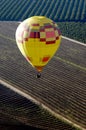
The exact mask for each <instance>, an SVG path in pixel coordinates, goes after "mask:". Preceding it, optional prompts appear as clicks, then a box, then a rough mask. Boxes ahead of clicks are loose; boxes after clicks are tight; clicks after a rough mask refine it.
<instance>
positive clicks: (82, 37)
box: [57, 22, 86, 43]
mask: <svg viewBox="0 0 86 130" xmlns="http://www.w3.org/2000/svg"><path fill="white" fill-rule="evenodd" d="M57 24H58V25H59V27H60V29H61V32H62V35H63V36H67V37H69V38H72V39H75V40H78V41H81V42H83V43H86V22H58V23H57Z"/></svg>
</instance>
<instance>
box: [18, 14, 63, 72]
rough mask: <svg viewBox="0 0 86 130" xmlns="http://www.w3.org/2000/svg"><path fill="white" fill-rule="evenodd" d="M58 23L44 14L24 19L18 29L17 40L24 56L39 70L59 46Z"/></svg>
mask: <svg viewBox="0 0 86 130" xmlns="http://www.w3.org/2000/svg"><path fill="white" fill-rule="evenodd" d="M60 41H61V33H60V29H59V28H58V25H57V24H56V23H54V22H53V21H52V20H51V19H49V18H46V17H44V16H33V17H30V18H28V19H26V20H24V21H23V22H22V23H21V24H20V25H19V26H18V28H17V30H16V42H17V45H18V48H19V49H20V51H21V53H22V54H23V56H24V57H25V58H26V59H27V60H28V62H29V63H30V64H31V65H32V66H34V67H35V68H36V69H37V70H38V71H39V72H40V71H41V70H42V68H43V67H44V66H45V65H46V64H47V63H48V62H49V60H50V59H51V58H52V57H53V55H54V54H55V52H56V51H57V49H58V48H59V45H60Z"/></svg>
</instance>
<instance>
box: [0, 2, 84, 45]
mask: <svg viewBox="0 0 86 130" xmlns="http://www.w3.org/2000/svg"><path fill="white" fill-rule="evenodd" d="M0 3H1V11H0V21H23V20H25V19H26V18H28V17H31V16H34V15H43V16H47V17H49V18H51V19H52V20H54V21H55V22H57V23H58V24H59V26H60V28H61V32H62V35H64V36H67V37H69V38H73V39H75V40H78V41H80V42H83V43H86V36H85V35H86V1H85V0H58V1H57V0H52V1H51V0H47V1H46V0H23V1H22V2H21V0H19V1H17V0H15V1H14V0H10V1H9V0H0Z"/></svg>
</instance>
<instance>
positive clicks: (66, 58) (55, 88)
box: [0, 22, 86, 130]
mask: <svg viewBox="0 0 86 130" xmlns="http://www.w3.org/2000/svg"><path fill="white" fill-rule="evenodd" d="M17 26H18V23H15V22H0V41H1V44H0V56H1V57H0V77H1V79H2V80H3V81H5V82H8V83H10V84H11V85H13V86H14V87H15V88H17V89H19V90H21V91H22V92H24V93H26V94H28V95H30V96H31V97H33V98H34V99H35V100H37V101H39V102H40V103H39V105H40V106H42V107H43V104H44V105H45V106H46V109H47V108H49V109H51V110H52V111H54V112H55V115H57V114H59V118H61V117H65V118H66V119H68V120H70V121H72V124H74V123H75V124H77V125H79V126H81V127H82V128H85V127H86V121H85V119H86V118H85V113H86V105H85V99H86V94H85V92H86V88H85V84H86V82H85V79H86V60H85V59H86V55H85V52H86V48H85V45H81V44H77V43H74V42H72V41H68V40H65V39H62V43H61V46H60V49H59V51H58V52H57V53H56V55H55V56H54V57H53V59H52V61H51V62H50V63H49V64H48V65H47V66H46V67H45V68H44V70H43V72H42V77H41V78H40V79H37V78H36V72H35V70H34V69H33V68H32V67H31V65H29V64H28V63H27V62H26V60H25V59H24V57H23V56H22V55H21V54H20V52H19V50H18V48H17V45H16V42H15V36H14V34H15V30H16V28H17ZM49 109H47V110H48V111H49ZM49 112H50V113H52V112H51V111H49ZM45 115H46V114H45ZM60 116H61V117H60ZM57 117H58V116H57ZM49 119H50V118H49ZM49 119H48V120H49ZM56 124H57V123H56ZM48 126H49V125H48ZM72 130H73V129H72Z"/></svg>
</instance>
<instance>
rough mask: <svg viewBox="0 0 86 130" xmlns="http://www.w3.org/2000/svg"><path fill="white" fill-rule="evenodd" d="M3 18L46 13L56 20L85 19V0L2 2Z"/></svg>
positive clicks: (19, 17) (16, 18) (21, 18)
mask: <svg viewBox="0 0 86 130" xmlns="http://www.w3.org/2000/svg"><path fill="white" fill-rule="evenodd" d="M1 4H2V6H1V11H0V13H1V14H0V15H1V16H0V19H1V20H24V19H25V18H27V17H30V16H34V15H45V16H47V17H50V18H51V19H53V20H54V21H74V20H75V21H80V20H82V21H85V20H86V18H85V17H86V16H85V12H86V10H85V6H86V1H85V0H71V1H69V0H61V1H60V0H58V1H56V0H53V1H51V0H47V1H46V0H39V1H31V0H29V1H27V0H24V1H22V2H21V1H17V0H15V1H13V0H10V2H9V0H7V1H4V2H2V3H1Z"/></svg>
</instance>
